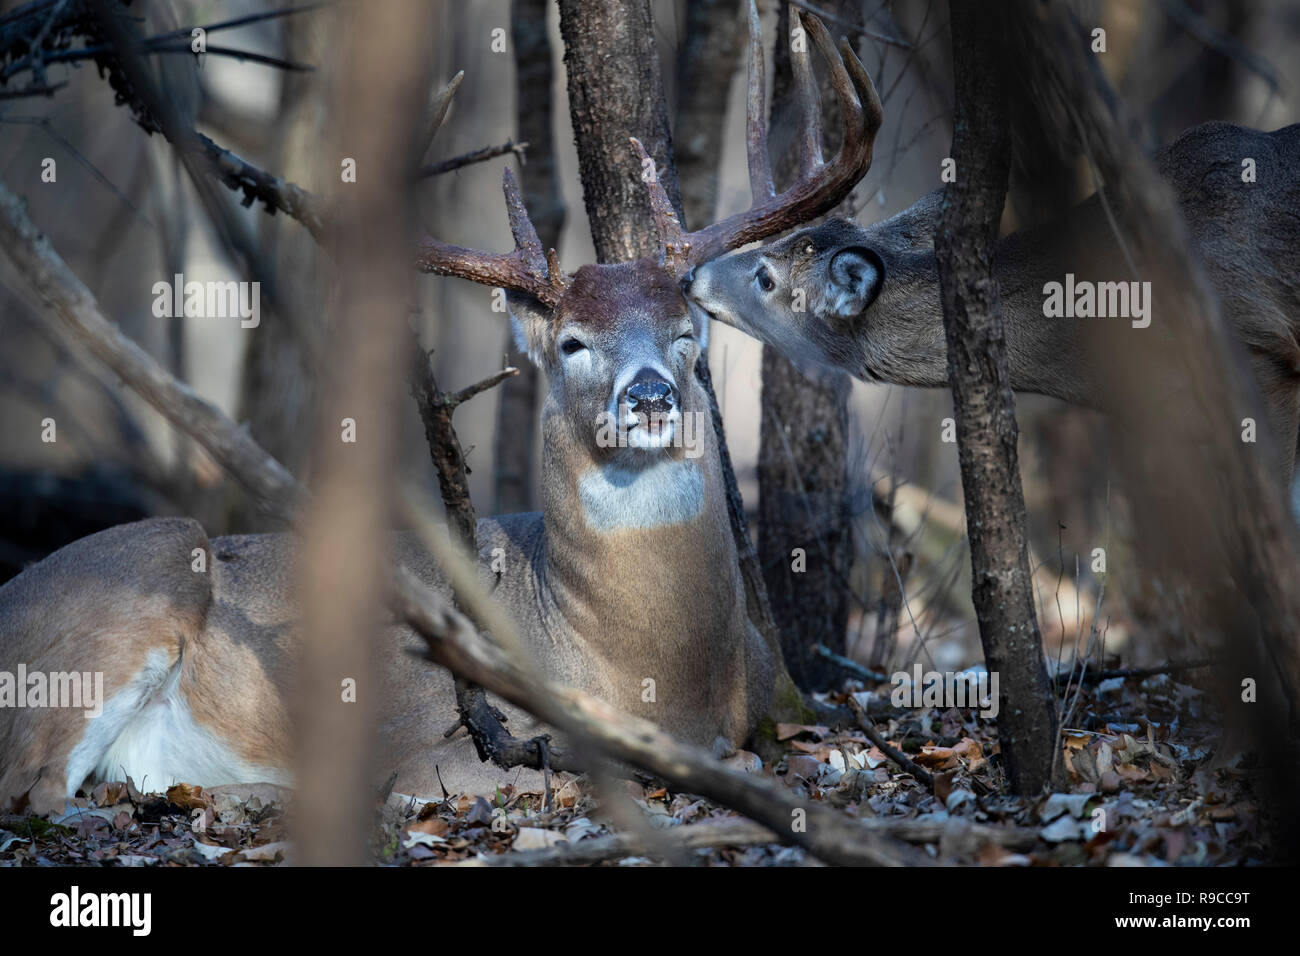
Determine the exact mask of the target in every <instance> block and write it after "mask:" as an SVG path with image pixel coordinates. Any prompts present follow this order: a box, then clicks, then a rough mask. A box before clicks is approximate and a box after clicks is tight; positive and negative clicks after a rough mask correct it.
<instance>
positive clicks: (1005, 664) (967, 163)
mask: <svg viewBox="0 0 1300 956" xmlns="http://www.w3.org/2000/svg"><path fill="white" fill-rule="evenodd" d="M949 9H950V15H951V28H952V49H953V75H954V83H955V86H956V108H955V113H954V121H953V147H952V157H953V159H954V160H956V164H957V179H956V181H955V182H953V183H950V184H949V185H948V186H947V187H946V189H945V194H944V207H943V215H942V218H941V220H940V222H939V228H938V231H937V232H936V233H935V257H936V259H937V261H938V267H939V284H940V288H941V291H942V294H943V324H944V333H945V338H946V339H947V343H948V377H949V379H950V381H951V383H952V394H953V406H954V411H955V414H956V420H957V451H958V458H959V460H960V462H961V484H962V491H963V494H964V496H965V500H966V528H967V534H968V536H969V538H970V551H971V569H972V576H973V584H972V591H973V594H972V597H973V598H974V603H975V614H976V617H977V618H978V619H979V628H980V640H981V642H982V643H983V645H984V660H985V663H986V665H987V666H988V669H989V672H990V673H996V674H998V675H999V688H998V698H999V700H998V706H999V714H998V740H999V743H1000V744H1001V747H1002V754H1003V759H1004V761H1005V763H1006V769H1007V776H1008V777H1009V778H1010V781H1011V786H1012V788H1013V789H1014V790H1015V791H1016V792H1017V793H1022V794H1026V795H1031V794H1034V793H1037V792H1038V791H1039V790H1040V789H1041V788H1042V787H1043V786H1044V784H1047V783H1049V782H1050V781H1051V779H1052V776H1053V770H1054V761H1053V756H1054V753H1055V751H1056V748H1057V747H1058V746H1059V741H1058V738H1057V718H1056V711H1055V707H1054V706H1053V704H1054V701H1053V696H1052V691H1051V685H1050V684H1049V683H1048V679H1047V671H1046V669H1045V668H1044V666H1043V652H1042V637H1041V636H1040V635H1039V632H1038V621H1037V619H1036V617H1035V616H1034V600H1033V582H1032V579H1031V578H1030V574H1029V555H1028V549H1027V547H1026V543H1025V500H1024V493H1023V491H1022V489H1021V486H1020V467H1019V462H1018V460H1017V455H1016V438H1017V429H1016V416H1015V400H1014V398H1013V397H1012V394H1011V384H1010V379H1009V377H1008V374H1007V351H1006V340H1005V337H1004V334H1003V325H1002V306H1001V301H1000V298H999V290H998V283H997V281H996V280H995V279H994V278H993V250H994V247H995V245H996V243H997V235H998V222H999V220H1000V219H1001V217H1002V207H1003V204H1004V202H1005V200H1006V191H1007V174H1008V164H1009V127H1008V122H1007V115H1006V109H1005V101H1004V96H1005V94H1004V92H1003V75H1002V67H1001V65H1000V64H1001V60H1002V57H1003V53H1002V50H1003V44H1002V41H1001V39H1000V37H1001V31H1002V24H1001V23H1000V22H999V20H998V18H995V17H990V16H988V14H987V11H983V10H980V9H978V8H977V7H976V6H975V4H973V3H969V2H966V0H954V2H952V3H950V4H949Z"/></svg>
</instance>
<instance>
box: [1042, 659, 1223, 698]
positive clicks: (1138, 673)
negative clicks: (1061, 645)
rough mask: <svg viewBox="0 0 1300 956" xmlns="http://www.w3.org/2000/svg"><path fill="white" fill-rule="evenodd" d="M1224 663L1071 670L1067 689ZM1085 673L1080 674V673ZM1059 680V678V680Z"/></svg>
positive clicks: (1174, 663)
mask: <svg viewBox="0 0 1300 956" xmlns="http://www.w3.org/2000/svg"><path fill="white" fill-rule="evenodd" d="M1222 663H1223V661H1221V660H1217V659H1215V658H1213V657H1203V658H1197V659H1195V660H1190V661H1168V662H1166V663H1164V664H1153V665H1151V666H1150V667H1112V668H1111V669H1109V670H1098V671H1089V670H1086V669H1084V668H1075V667H1071V668H1070V673H1069V675H1068V677H1067V681H1066V688H1067V692H1068V688H1069V685H1070V682H1071V681H1078V682H1079V683H1081V684H1096V683H1099V682H1100V681H1104V680H1112V679H1114V678H1116V677H1122V678H1125V679H1127V678H1130V677H1155V676H1157V675H1159V674H1180V673H1183V672H1184V671H1195V670H1201V669H1202V668H1205V667H1213V666H1215V665H1216V664H1222ZM1080 670H1082V671H1083V673H1082V674H1080V673H1079V671H1080ZM1058 679H1059V678H1058Z"/></svg>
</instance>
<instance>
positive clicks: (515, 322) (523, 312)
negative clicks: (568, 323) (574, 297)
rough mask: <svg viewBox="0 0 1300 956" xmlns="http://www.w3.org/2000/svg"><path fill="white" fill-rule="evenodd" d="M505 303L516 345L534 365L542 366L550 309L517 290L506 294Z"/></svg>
mask: <svg viewBox="0 0 1300 956" xmlns="http://www.w3.org/2000/svg"><path fill="white" fill-rule="evenodd" d="M506 305H507V307H508V308H509V309H510V325H511V328H513V329H514V333H515V345H516V347H518V349H519V351H521V352H526V353H527V354H528V359H529V361H531V362H532V363H533V364H534V365H536V366H538V367H539V368H540V367H542V366H543V365H544V363H545V361H546V353H547V351H548V346H549V344H550V335H551V310H550V309H549V308H548V307H547V306H545V305H543V304H542V303H541V302H539V301H538V300H536V299H534V298H533V297H532V296H530V295H524V294H522V293H518V292H511V293H508V294H507V295H506Z"/></svg>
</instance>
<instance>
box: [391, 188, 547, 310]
mask: <svg viewBox="0 0 1300 956" xmlns="http://www.w3.org/2000/svg"><path fill="white" fill-rule="evenodd" d="M502 186H503V189H504V190H505V194H506V212H507V214H508V215H509V216H510V231H511V232H512V233H513V234H514V237H515V249H514V251H513V252H480V251H478V250H477V249H466V248H465V247H464V246H453V245H451V244H450V243H446V242H439V241H438V240H437V239H426V240H425V241H424V242H423V243H422V245H421V246H420V252H419V255H417V256H416V259H415V265H416V268H417V269H419V270H420V271H422V272H432V273H435V274H437V275H444V276H455V277H456V278H458V279H468V280H469V281H470V282H477V283H479V284H480V285H489V286H500V287H501V288H504V289H509V290H510V291H512V292H522V293H524V294H525V295H531V296H532V297H533V298H535V299H537V300H538V301H540V302H542V303H543V304H544V305H548V306H551V307H552V308H554V307H555V306H556V305H557V304H558V303H559V301H560V297H561V296H563V295H564V290H565V289H567V288H568V287H569V283H570V281H571V280H570V278H569V277H568V276H566V275H565V274H564V273H563V272H562V271H560V262H559V258H558V257H557V256H556V254H555V250H554V249H552V250H551V253H550V256H549V258H544V257H543V256H542V243H541V241H540V240H539V239H538V238H537V230H536V229H534V228H533V223H532V221H531V220H530V219H529V218H528V210H527V209H526V208H525V207H524V201H523V197H522V196H520V194H519V184H518V183H517V182H515V177H514V174H513V173H511V172H510V170H509V169H506V171H505V174H504V176H502Z"/></svg>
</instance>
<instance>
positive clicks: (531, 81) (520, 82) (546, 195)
mask: <svg viewBox="0 0 1300 956" xmlns="http://www.w3.org/2000/svg"><path fill="white" fill-rule="evenodd" d="M547 6H548V4H547V0H512V2H511V4H510V31H511V37H512V39H513V41H514V50H515V124H516V127H517V130H518V131H517V133H516V139H518V141H519V142H521V143H527V144H528V152H527V153H526V154H525V156H526V158H527V162H525V163H524V164H523V166H521V167H520V169H519V185H520V188H521V189H522V190H523V194H524V205H525V206H527V207H528V214H529V217H530V218H531V219H532V221H533V226H534V227H535V228H536V229H537V237H538V238H539V239H540V240H541V241H542V248H543V249H551V248H554V247H556V246H558V245H559V244H560V230H561V229H562V228H563V227H564V200H563V198H562V197H561V195H560V180H559V176H558V175H557V173H556V170H555V113H554V111H553V110H552V108H551V107H552V103H553V100H552V97H551V87H552V85H553V82H552V81H553V79H554V71H553V70H552V69H551V41H550V38H549V35H548V34H547V32H546V8H547ZM504 351H505V353H506V354H507V355H509V356H511V359H510V364H512V365H514V366H515V367H517V368H518V369H519V374H518V375H516V376H514V377H513V378H509V379H506V381H505V382H503V383H502V385H501V392H500V396H499V398H500V401H499V403H498V405H497V427H496V434H495V435H494V437H493V460H494V466H493V467H494V472H493V479H492V486H493V487H492V497H493V501H494V510H495V512H496V513H497V514H514V513H516V512H520V511H532V510H534V509H535V508H536V505H537V502H536V499H535V496H534V494H533V476H534V472H535V471H536V468H537V428H536V424H535V423H536V422H537V409H538V393H537V390H538V387H539V383H540V380H541V374H540V373H539V372H538V371H537V367H536V366H535V365H533V363H532V362H529V361H527V360H519V361H516V360H515V359H516V357H517V355H518V353H517V350H516V349H515V340H514V332H513V330H512V329H509V328H507V329H506V345H505V350H504Z"/></svg>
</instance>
